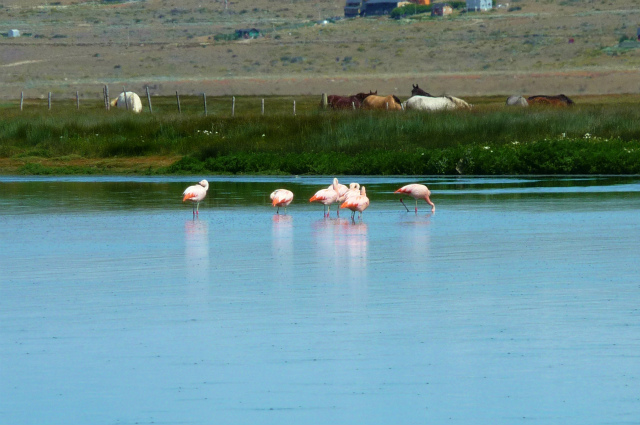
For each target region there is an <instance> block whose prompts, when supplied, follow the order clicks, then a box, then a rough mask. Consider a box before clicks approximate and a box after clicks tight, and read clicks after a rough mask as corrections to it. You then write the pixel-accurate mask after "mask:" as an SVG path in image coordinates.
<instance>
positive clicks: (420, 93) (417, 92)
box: [411, 84, 433, 97]
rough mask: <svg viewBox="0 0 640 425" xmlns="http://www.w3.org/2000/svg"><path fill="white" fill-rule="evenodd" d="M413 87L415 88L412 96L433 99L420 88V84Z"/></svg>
mask: <svg viewBox="0 0 640 425" xmlns="http://www.w3.org/2000/svg"><path fill="white" fill-rule="evenodd" d="M412 86H413V90H411V96H426V97H433V96H431V95H430V94H429V93H427V92H426V91H424V90H422V89H421V88H420V87H418V84H416V85H415V86H414V85H413V84H412Z"/></svg>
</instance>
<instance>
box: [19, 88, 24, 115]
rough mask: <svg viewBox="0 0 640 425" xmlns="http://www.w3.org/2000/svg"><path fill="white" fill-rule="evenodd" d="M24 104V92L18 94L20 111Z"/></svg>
mask: <svg viewBox="0 0 640 425" xmlns="http://www.w3.org/2000/svg"><path fill="white" fill-rule="evenodd" d="M23 104H24V92H23V91H21V92H20V110H21V111H22V105H23Z"/></svg>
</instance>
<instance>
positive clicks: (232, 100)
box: [231, 96, 236, 117]
mask: <svg viewBox="0 0 640 425" xmlns="http://www.w3.org/2000/svg"><path fill="white" fill-rule="evenodd" d="M231 116H232V117H235V116H236V97H235V96H233V97H232V98H231Z"/></svg>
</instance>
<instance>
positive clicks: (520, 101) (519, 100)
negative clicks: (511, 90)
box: [507, 95, 529, 107]
mask: <svg viewBox="0 0 640 425" xmlns="http://www.w3.org/2000/svg"><path fill="white" fill-rule="evenodd" d="M507 106H522V107H527V106H529V102H527V99H525V98H524V97H522V96H517V95H513V96H509V97H508V98H507Z"/></svg>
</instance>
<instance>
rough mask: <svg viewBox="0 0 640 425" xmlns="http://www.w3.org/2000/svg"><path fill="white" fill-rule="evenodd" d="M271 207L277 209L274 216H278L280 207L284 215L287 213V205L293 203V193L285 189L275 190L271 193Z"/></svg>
mask: <svg viewBox="0 0 640 425" xmlns="http://www.w3.org/2000/svg"><path fill="white" fill-rule="evenodd" d="M271 201H272V203H271V205H273V206H274V207H278V209H277V210H276V214H280V207H284V213H285V214H286V213H287V205H289V204H290V203H291V201H293V192H292V191H290V190H287V189H276V190H274V191H273V192H271Z"/></svg>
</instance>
